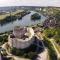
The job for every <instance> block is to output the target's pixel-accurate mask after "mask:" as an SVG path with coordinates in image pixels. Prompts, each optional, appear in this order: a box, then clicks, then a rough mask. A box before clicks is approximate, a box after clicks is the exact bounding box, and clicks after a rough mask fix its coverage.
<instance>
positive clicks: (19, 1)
mask: <svg viewBox="0 0 60 60" xmlns="http://www.w3.org/2000/svg"><path fill="white" fill-rule="evenodd" d="M2 6H56V7H60V0H0V7H2Z"/></svg>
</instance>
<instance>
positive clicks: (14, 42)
mask: <svg viewBox="0 0 60 60" xmlns="http://www.w3.org/2000/svg"><path fill="white" fill-rule="evenodd" d="M33 36H34V31H33V29H32V28H30V27H24V28H20V27H15V28H14V29H13V33H12V34H11V35H9V37H8V44H9V45H10V47H15V48H17V49H24V48H27V47H29V46H30V45H31V44H32V43H33V41H34V37H33Z"/></svg>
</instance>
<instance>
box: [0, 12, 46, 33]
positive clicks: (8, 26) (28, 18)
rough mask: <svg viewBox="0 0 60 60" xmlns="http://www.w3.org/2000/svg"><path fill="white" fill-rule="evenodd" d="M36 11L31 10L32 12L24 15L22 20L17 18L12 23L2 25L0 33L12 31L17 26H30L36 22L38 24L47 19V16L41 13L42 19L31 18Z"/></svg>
mask: <svg viewBox="0 0 60 60" xmlns="http://www.w3.org/2000/svg"><path fill="white" fill-rule="evenodd" d="M34 13H36V12H34V11H31V13H30V14H28V15H26V16H24V17H23V18H22V19H20V20H18V19H17V20H15V21H13V22H10V23H6V24H4V25H0V33H3V32H6V31H10V30H13V28H14V27H15V26H30V25H34V24H38V23H42V22H43V21H45V19H46V17H45V16H43V15H42V14H40V15H41V19H40V20H35V21H34V20H31V15H32V14H34Z"/></svg>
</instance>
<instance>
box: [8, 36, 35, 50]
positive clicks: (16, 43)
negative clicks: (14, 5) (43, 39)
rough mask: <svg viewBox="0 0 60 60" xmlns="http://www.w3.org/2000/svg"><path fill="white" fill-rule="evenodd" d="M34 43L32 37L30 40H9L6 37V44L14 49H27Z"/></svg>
mask: <svg viewBox="0 0 60 60" xmlns="http://www.w3.org/2000/svg"><path fill="white" fill-rule="evenodd" d="M33 41H34V37H32V38H27V39H26V40H22V39H18V38H13V39H12V38H10V36H9V37H8V44H9V45H10V46H11V47H16V48H18V49H23V48H26V47H29V46H30V45H31V44H32V43H33Z"/></svg>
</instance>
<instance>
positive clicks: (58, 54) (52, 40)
mask: <svg viewBox="0 0 60 60" xmlns="http://www.w3.org/2000/svg"><path fill="white" fill-rule="evenodd" d="M50 42H51V43H52V45H53V47H54V49H55V51H56V53H57V58H58V59H60V53H59V51H58V50H57V48H56V46H55V44H56V42H55V41H54V39H50Z"/></svg>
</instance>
